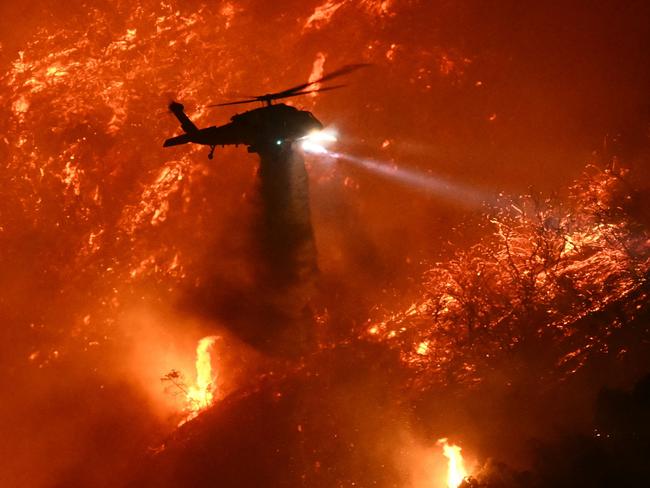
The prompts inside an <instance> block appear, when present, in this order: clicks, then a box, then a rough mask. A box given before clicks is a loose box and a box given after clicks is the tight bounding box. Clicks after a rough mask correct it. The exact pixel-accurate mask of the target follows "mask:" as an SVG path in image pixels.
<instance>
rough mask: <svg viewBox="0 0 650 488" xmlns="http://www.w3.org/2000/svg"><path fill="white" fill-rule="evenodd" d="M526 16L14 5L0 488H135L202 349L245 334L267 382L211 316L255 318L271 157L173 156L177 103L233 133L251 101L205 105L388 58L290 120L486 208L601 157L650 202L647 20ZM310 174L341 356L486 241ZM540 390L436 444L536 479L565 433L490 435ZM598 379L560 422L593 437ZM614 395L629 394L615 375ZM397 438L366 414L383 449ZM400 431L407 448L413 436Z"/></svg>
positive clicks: (307, 102)
mask: <svg viewBox="0 0 650 488" xmlns="http://www.w3.org/2000/svg"><path fill="white" fill-rule="evenodd" d="M529 3H530V2H518V1H499V2H491V3H489V4H486V3H485V2H475V1H461V2H442V1H440V2H438V1H435V2H429V1H378V0H367V1H363V2H351V1H346V0H342V1H329V2H315V1H306V2H305V1H300V2H298V1H293V0H291V1H280V2H266V1H261V0H260V1H257V0H250V1H222V2H213V3H210V4H208V5H206V4H204V3H202V2H197V1H191V2H178V1H171V2H168V3H160V2H155V1H152V0H140V1H139V2H113V3H111V2H108V3H107V2H94V3H93V2H91V3H87V2H79V1H75V2H65V4H61V3H60V2H52V1H42V2H36V1H26V2H22V3H9V2H4V3H3V4H2V5H0V100H2V102H3V104H2V105H3V107H4V108H5V113H6V117H2V118H0V164H1V165H2V171H1V172H0V185H1V188H2V192H1V193H0V194H1V196H2V198H1V199H0V250H1V251H2V252H1V253H0V269H2V273H1V274H0V318H1V319H2V322H3V324H2V332H1V334H0V338H1V340H0V364H1V365H2V371H3V372H4V374H3V376H2V390H3V400H2V402H0V418H2V419H3V421H2V422H3V427H2V436H0V437H1V438H2V439H1V440H0V453H2V457H3V462H2V463H0V466H1V467H0V482H2V484H3V485H5V486H28V487H32V486H33V487H50V486H70V485H74V484H75V483H78V482H79V480H82V481H83V483H85V484H86V485H88V486H101V485H102V483H106V484H111V482H113V481H114V479H115V478H120V476H121V475H122V474H123V473H125V472H128V471H129V470H130V469H131V468H132V467H131V466H130V464H129V463H130V458H131V457H133V456H135V455H139V454H140V453H142V452H146V450H147V448H151V447H157V446H158V442H159V441H160V439H163V438H165V436H166V435H167V434H169V432H170V429H171V428H173V426H174V425H175V422H176V421H177V420H178V419H177V418H176V417H175V415H176V410H177V408H178V404H177V403H175V402H174V400H173V399H170V398H169V396H166V395H165V394H164V392H163V389H164V388H163V386H164V385H162V384H159V382H158V378H159V377H161V376H162V375H164V374H166V373H167V372H168V371H169V370H171V369H173V368H175V369H180V370H181V371H182V372H184V374H186V375H191V374H192V373H193V371H192V367H193V354H194V346H195V344H196V341H197V340H198V339H199V338H200V337H202V336H204V335H209V334H213V333H215V332H217V333H219V334H221V335H222V336H223V337H225V338H227V340H229V341H230V342H229V344H231V346H230V347H226V348H224V351H222V354H221V356H222V359H221V360H222V361H223V364H224V366H223V368H224V371H228V374H225V377H224V378H223V379H222V381H223V382H224V384H223V385H221V387H222V388H223V391H224V392H229V391H233V390H236V389H237V388H239V387H243V386H246V385H248V384H249V383H254V378H255V377H256V375H257V374H261V373H260V371H264V370H265V368H266V363H265V361H267V360H268V359H267V358H261V357H260V353H259V352H258V351H255V350H253V349H252V348H251V346H250V344H246V343H245V342H244V341H242V340H240V339H241V336H242V334H238V332H239V331H238V329H237V328H236V327H234V326H233V325H232V324H229V323H228V321H227V317H228V313H229V311H228V310H223V309H222V310H220V311H219V312H220V313H212V312H206V307H205V306H204V301H203V300H204V299H205V297H206V295H207V296H208V297H210V300H211V303H218V302H219V301H221V302H224V303H225V302H229V301H233V300H240V299H241V297H242V296H243V295H246V293H247V291H248V290H250V289H251V288H252V287H254V283H255V280H256V279H257V277H258V274H257V273H258V269H259V266H260V259H261V257H260V250H259V243H260V242H259V229H258V227H257V224H258V223H259V218H260V212H262V211H263V209H262V208H261V207H260V205H261V203H260V196H259V180H258V159H257V156H256V155H250V154H247V153H246V152H245V150H244V149H243V148H241V147H240V148H238V149H237V148H224V149H221V148H217V151H216V153H215V159H214V160H213V161H208V160H207V158H206V153H207V151H206V150H204V149H205V148H194V147H189V146H180V147H176V148H170V149H163V148H162V147H161V145H162V141H163V140H164V139H165V138H167V137H171V136H173V135H176V134H178V133H179V128H178V124H177V122H176V120H175V119H174V118H173V117H172V116H171V115H170V114H168V113H167V111H166V109H165V107H166V106H167V104H168V102H169V100H170V99H176V100H179V101H181V102H182V103H183V104H184V105H185V106H186V108H187V112H188V115H189V116H190V117H191V118H192V120H193V121H194V122H195V123H196V124H197V125H198V126H206V125H212V124H222V123H226V122H227V121H228V119H229V117H230V116H231V115H233V114H234V113H235V110H236V109H234V108H233V109H231V108H222V109H210V110H208V109H206V108H205V105H207V104H210V103H219V102H222V101H229V100H232V99H238V98H239V97H240V96H242V95H244V96H248V95H258V94H262V93H267V92H272V91H277V90H281V89H284V88H286V87H289V86H293V85H296V84H297V83H300V82H301V81H304V80H307V79H308V78H309V76H310V74H312V70H313V69H314V66H315V63H316V64H318V65H319V66H322V68H323V69H324V72H325V73H327V72H328V71H331V70H333V69H336V68H338V67H340V66H342V65H345V64H348V63H357V62H364V63H371V64H372V65H373V66H372V67H371V68H368V69H366V70H364V71H360V72H358V73H355V74H354V75H352V76H350V78H349V79H346V80H345V82H346V83H348V86H347V87H346V88H345V89H341V90H338V91H333V92H331V93H325V94H321V95H317V96H315V97H302V98H297V99H294V101H292V102H291V103H293V104H295V105H296V106H298V107H302V108H304V109H306V110H310V111H312V112H313V113H314V114H315V116H317V117H318V119H319V120H320V121H322V122H323V124H324V125H325V126H328V127H334V128H336V130H337V131H338V133H339V134H340V136H339V143H338V144H339V146H338V148H337V150H340V151H345V152H346V153H348V154H351V155H353V156H354V157H356V158H360V159H367V160H369V161H375V162H381V163H385V164H386V165H387V166H396V167H398V168H403V169H407V170H412V171H413V172H421V173H422V174H425V175H427V177H428V178H434V179H435V178H438V179H440V180H441V181H444V182H450V184H456V185H459V186H461V187H463V188H468V189H475V190H476V192H477V194H480V195H484V194H487V195H496V194H498V193H499V192H505V193H507V194H513V195H516V194H520V193H524V192H528V191H529V190H530V188H531V187H532V188H534V189H536V190H539V191H541V192H543V193H544V194H551V193H554V192H557V193H560V195H564V194H565V193H566V189H567V188H568V187H569V186H570V184H571V182H572V181H573V180H574V179H575V178H576V177H578V176H579V175H580V174H581V172H582V171H583V168H584V166H585V163H586V162H588V161H592V162H597V163H605V162H608V161H610V160H611V159H612V158H618V159H620V160H621V161H622V162H623V163H624V164H625V165H626V166H628V167H630V168H632V173H631V175H632V176H631V178H633V179H634V180H635V184H636V185H637V186H639V187H642V188H643V187H647V185H648V182H649V180H650V178H649V175H648V169H647V168H648V165H647V161H648V157H649V150H648V148H649V144H648V142H649V141H648V130H649V127H650V125H649V124H650V105H649V102H648V86H650V59H648V57H649V56H650V54H649V53H650V49H649V48H650V46H649V45H648V44H649V41H648V39H650V35H649V34H650V33H649V32H648V30H649V28H648V25H647V19H648V18H649V17H650V5H648V4H647V3H646V2H642V1H638V2H627V3H625V4H621V2H617V1H603V2H597V5H594V3H593V2H580V1H568V2H567V1H564V2H559V1H558V2H543V3H540V4H539V5H529ZM305 159H306V164H307V169H308V173H309V178H310V181H309V183H310V193H311V195H310V205H311V215H312V225H313V228H314V234H315V242H316V246H317V248H318V267H319V269H320V271H321V274H322V275H321V280H322V281H321V283H320V287H321V288H320V290H319V292H320V293H322V295H323V296H324V297H325V298H324V299H323V300H324V302H325V305H322V304H321V305H320V308H318V307H317V306H315V309H318V310H317V312H318V316H319V319H320V318H322V319H323V320H325V318H327V317H330V322H331V323H332V324H333V325H331V327H330V329H328V334H330V335H331V336H332V337H335V338H337V339H339V338H343V337H345V338H347V337H348V336H349V335H350V330H351V329H352V328H353V325H354V326H359V324H363V323H365V321H366V320H367V319H368V317H369V316H373V317H374V318H377V317H378V316H380V315H381V313H384V312H386V313H387V314H390V313H391V312H393V311H397V310H403V309H404V308H406V307H408V306H409V305H410V304H411V303H413V302H414V301H415V297H417V296H419V295H418V294H419V293H420V291H419V290H420V287H421V282H422V279H421V275H422V273H423V272H424V271H425V270H426V269H427V267H429V266H430V263H432V262H434V261H437V260H442V259H445V258H446V257H448V256H449V255H451V254H452V253H453V246H452V245H450V244H449V241H452V242H453V243H455V245H458V246H461V247H462V246H466V245H468V244H469V243H473V242H476V240H477V239H479V238H480V237H481V236H482V235H483V234H485V233H486V232H488V231H487V230H486V226H485V225H483V223H484V222H485V219H484V218H483V216H482V209H481V208H480V207H471V206H470V207H469V208H468V206H467V205H466V202H465V201H464V200H462V201H459V200H457V199H456V198H455V197H454V195H453V191H452V192H450V191H445V192H435V191H429V192H428V191H424V190H422V188H414V187H410V186H409V185H407V184H400V183H396V182H395V181H391V179H390V178H379V177H377V176H376V175H374V174H372V172H368V171H364V170H363V168H361V167H355V166H353V165H344V164H334V165H332V164H327V163H326V162H324V161H323V159H322V158H319V157H317V156H312V155H305ZM461 195H462V194H461ZM206 290H209V291H210V293H207V294H206ZM215 290H216V291H215ZM215 293H216V295H215ZM247 299H254V298H251V297H250V296H248V298H247ZM241 303H243V305H241ZM334 305H335V306H334ZM240 307H244V308H245V307H246V302H245V301H244V302H240ZM208 308H209V307H208ZM234 310H235V312H234V313H236V311H237V308H236V307H235V308H234ZM230 313H233V312H230ZM259 320H264V317H263V316H260V318H259ZM319 334H323V331H322V329H317V330H316V335H317V336H318V335H319ZM330 339H331V338H330ZM364 354H365V356H368V357H371V356H372V354H374V353H372V352H369V353H367V354H366V353H364ZM386 354H388V353H386ZM365 356H364V357H365ZM391 358H392V356H391ZM393 359H394V358H393ZM332 362H335V360H332ZM369 362H372V361H371V360H369ZM344 369H345V368H343V367H341V370H344ZM337 371H339V370H337ZM364 371H365V370H364ZM369 371H370V373H368V375H374V374H376V373H377V371H376V370H374V369H372V368H369ZM522 371H524V372H525V367H523V366H522ZM640 371H641V368H640V367H630V368H629V370H628V372H627V374H628V375H629V376H623V377H622V378H621V379H620V382H621V383H623V384H624V386H630V384H631V383H632V382H633V381H634V380H635V379H636V377H634V378H633V377H632V376H633V375H634V374H638V373H639V372H640ZM495 376H496V375H495ZM361 377H363V375H361ZM334 378H336V376H335V375H334ZM521 378H522V379H521V381H520V384H521V385H522V386H521V388H522V391H521V392H520V396H517V395H515V394H511V393H508V394H507V395H504V394H502V392H501V391H500V390H499V389H498V388H497V387H495V390H494V391H486V392H485V398H488V399H493V401H490V402H488V403H489V404H490V408H488V409H487V412H488V414H486V415H485V422H478V421H476V420H475V419H476V415H475V412H474V411H472V409H471V408H465V409H460V410H461V411H460V413H458V416H457V418H454V419H450V417H445V415H443V413H447V412H449V411H451V410H453V408H454V406H453V397H451V398H450V399H448V400H444V401H441V402H440V403H439V404H434V405H429V404H426V405H424V406H422V407H421V408H422V409H423V411H424V412H426V415H427V416H429V418H430V419H432V420H429V423H428V427H427V428H426V429H425V430H426V431H427V435H428V434H430V435H432V436H434V435H437V430H441V429H442V428H443V426H446V425H445V422H446V421H447V422H448V423H447V425H453V426H454V427H455V428H456V430H457V432H458V435H465V436H466V438H467V439H470V440H472V441H473V442H474V445H476V446H480V447H477V451H478V450H480V451H481V452H482V453H487V451H489V450H490V448H491V447H493V449H494V451H495V452H498V454H499V455H501V456H502V457H505V458H506V460H509V461H511V462H513V463H520V462H521V463H525V462H526V459H519V457H518V456H515V455H512V456H511V457H512V459H509V456H510V454H509V451H510V447H511V446H516V445H521V444H523V443H524V442H525V440H526V439H527V438H528V437H531V436H535V435H542V434H543V433H544V431H545V430H546V426H547V425H549V424H551V423H552V420H553V419H551V418H549V417H551V416H552V415H551V414H549V413H547V412H540V411H535V412H532V413H531V414H530V416H522V418H521V420H520V421H519V422H518V423H515V425H514V426H512V430H513V433H512V434H511V435H510V436H509V437H507V439H506V440H503V439H500V440H499V437H498V430H499V429H497V428H496V427H494V426H504V425H506V424H507V420H508V418H509V417H511V416H512V415H513V412H517V406H518V403H517V402H521V401H523V400H522V398H524V399H526V398H535V397H534V395H532V394H531V393H530V392H531V391H535V388H536V384H535V383H534V382H532V381H531V382H527V381H526V375H525V373H522V375H521ZM601 380H602V378H599V377H598V375H594V376H593V377H592V376H588V375H587V377H586V378H581V382H579V384H578V385H577V386H576V385H574V386H576V388H574V389H570V390H569V391H570V392H573V394H572V395H571V398H570V399H568V400H567V404H566V405H567V407H566V411H567V412H565V413H566V415H565V418H564V419H563V420H562V422H560V423H561V424H562V428H567V429H568V428H569V427H568V426H570V424H572V423H576V429H578V428H583V427H585V426H584V425H577V423H578V422H577V420H576V419H579V418H580V416H581V415H587V414H588V413H585V412H590V408H591V406H590V405H591V404H592V402H593V400H594V398H595V395H596V393H595V392H596V390H597V389H598V388H599V387H600V386H602V385H601V384H600V383H599V381H601ZM332 381H334V380H332ZM602 381H604V380H602ZM607 381H609V382H610V383H612V384H613V386H619V385H618V384H616V382H617V380H616V378H615V375H614V374H612V377H609V378H607ZM494 382H495V383H498V381H497V379H495V380H494ZM351 384H352V385H354V386H355V387H357V386H358V387H359V388H361V389H362V390H363V388H362V386H360V385H361V384H364V382H363V381H362V380H359V379H358V378H356V377H355V379H354V381H352V382H351ZM159 386H160V388H159ZM578 386H579V387H578ZM375 388H376V384H375V383H372V384H371V385H370V386H368V389H369V390H372V391H373V392H375ZM386 388H387V390H388V391H390V392H394V391H396V390H394V389H392V388H393V386H390V387H389V386H386ZM510 395H512V396H510ZM350 397H351V395H348V393H347V391H345V389H344V388H343V392H342V393H340V401H339V400H337V398H339V397H335V398H334V399H332V400H331V402H332V403H334V404H335V407H333V410H335V411H336V412H338V413H339V414H340V415H341V416H342V417H344V418H345V419H347V417H346V415H347V413H348V412H347V410H346V405H347V402H348V399H349V398H350ZM353 397H354V398H358V397H357V394H355V395H354V396H353ZM310 398H313V397H310ZM373 398H374V397H373ZM377 398H380V399H381V398H383V397H382V396H381V395H380V394H377ZM360 402H361V403H364V402H365V400H360ZM369 403H371V402H370V401H369ZM425 403H426V402H425ZM434 403H435V402H434ZM436 405H438V407H436ZM573 406H575V408H573ZM369 408H370V407H369ZM393 408H397V407H395V405H393V404H391V405H390V408H389V409H388V410H390V413H391V415H392V412H393V410H392V409H393ZM437 408H438V409H437ZM436 409H437V410H436ZM380 410H381V409H380ZM558 410H559V411H561V410H562V409H561V408H559V409H558ZM373 411H374V410H373ZM441 412H443V413H441ZM554 412H555V411H554ZM422 415H423V416H424V414H422ZM396 417H399V416H396ZM391 418H392V417H391ZM467 419H474V420H472V421H468V420H467ZM382 420H383V417H382V416H381V415H379V414H377V416H374V417H372V418H371V419H370V420H369V421H368V423H367V424H366V425H364V427H365V430H364V435H365V434H367V432H368V431H371V430H372V429H373V428H374V427H375V426H376V425H381V424H382ZM491 421H493V422H492V425H493V427H490V425H489V424H490V422H491ZM473 422H475V423H473ZM468 426H469V427H468ZM438 427H439V428H440V429H438ZM585 428H586V427H585ZM492 429H493V430H492ZM362 430H363V429H362ZM402 430H403V429H396V430H395V432H390V435H389V436H388V437H389V438H390V439H391V441H394V442H395V443H399V442H401V441H400V440H399V439H400V438H401V436H403V435H404V436H407V437H411V436H412V435H413V434H412V433H411V432H409V433H408V434H403V432H402ZM407 430H409V429H407ZM434 431H436V434H434ZM479 431H482V432H483V433H482V434H481V433H479ZM442 434H444V435H446V434H447V433H446V432H444V433H441V435H442ZM416 437H417V436H416ZM369 439H372V436H371V435H370V434H368V436H367V437H365V440H366V444H364V445H367V444H370V441H369ZM418 442H419V441H418ZM518 443H521V444H518ZM488 454H489V453H488ZM373 455H374V453H373ZM492 455H495V454H494V453H492ZM393 456H394V453H392V452H391V453H390V454H387V453H381V454H380V455H379V454H378V459H382V460H385V459H387V458H392V457H393ZM109 475H110V476H109ZM113 477H115V478H113ZM400 479H401V478H400Z"/></svg>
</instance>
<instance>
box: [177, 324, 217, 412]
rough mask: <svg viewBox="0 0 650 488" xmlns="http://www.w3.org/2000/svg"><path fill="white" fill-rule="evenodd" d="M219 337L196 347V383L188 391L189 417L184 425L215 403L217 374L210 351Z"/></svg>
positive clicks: (209, 339) (202, 341)
mask: <svg viewBox="0 0 650 488" xmlns="http://www.w3.org/2000/svg"><path fill="white" fill-rule="evenodd" d="M216 340H217V336H208V337H204V338H203V339H201V340H200V341H199V343H198V345H197V346H196V382H195V383H194V384H193V385H191V386H189V387H188V389H187V394H186V400H187V407H186V409H187V411H188V415H187V417H186V418H185V420H184V421H183V422H182V423H185V422H188V421H189V420H192V419H193V418H196V416H197V415H198V414H199V413H200V412H201V411H203V410H205V409H207V408H209V407H210V406H211V405H212V404H213V403H214V392H215V383H216V373H213V370H212V359H211V357H210V350H211V349H212V346H213V345H214V343H215V341H216Z"/></svg>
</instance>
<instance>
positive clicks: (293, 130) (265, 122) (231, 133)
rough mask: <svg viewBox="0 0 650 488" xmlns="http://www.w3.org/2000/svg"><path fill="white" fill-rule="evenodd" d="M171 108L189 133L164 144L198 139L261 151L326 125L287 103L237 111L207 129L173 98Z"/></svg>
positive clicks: (219, 144) (293, 139) (209, 143)
mask: <svg viewBox="0 0 650 488" xmlns="http://www.w3.org/2000/svg"><path fill="white" fill-rule="evenodd" d="M170 110H171V111H172V113H173V114H174V115H175V116H176V118H178V120H179V121H180V122H181V127H182V128H183V129H184V130H185V134H183V135H181V136H177V137H172V138H170V139H167V140H166V141H165V143H164V144H163V145H164V147H169V146H176V145H179V144H186V143H194V144H203V145H207V146H210V147H211V148H212V150H214V147H215V146H225V145H231V144H233V145H239V144H242V145H245V146H248V150H249V152H259V150H260V149H262V148H268V147H270V146H273V145H277V146H281V145H283V144H284V143H287V142H289V143H290V142H293V141H295V140H297V139H300V138H302V137H305V136H307V135H308V134H310V133H311V132H314V131H318V130H321V129H322V128H323V125H322V124H321V123H320V122H319V121H318V119H316V117H314V116H313V115H312V114H311V112H308V111H306V110H298V109H297V108H295V107H292V106H290V105H286V104H284V103H278V104H273V105H267V106H265V107H260V108H256V109H253V110H249V111H247V112H244V113H241V114H237V115H234V116H233V117H231V119H230V122H229V123H228V124H225V125H221V126H212V127H206V128H203V129H199V128H197V127H196V126H195V125H194V124H193V123H192V122H191V121H190V119H189V118H188V117H187V115H186V114H185V112H184V111H183V106H182V105H181V104H179V103H176V102H173V103H172V104H171V105H170ZM211 155H212V151H211V152H210V156H211Z"/></svg>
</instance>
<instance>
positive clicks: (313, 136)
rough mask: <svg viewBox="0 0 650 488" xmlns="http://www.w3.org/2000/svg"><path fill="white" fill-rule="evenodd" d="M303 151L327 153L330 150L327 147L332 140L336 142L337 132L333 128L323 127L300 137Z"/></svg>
mask: <svg viewBox="0 0 650 488" xmlns="http://www.w3.org/2000/svg"><path fill="white" fill-rule="evenodd" d="M299 141H301V142H300V146H301V147H302V149H303V151H305V152H308V153H312V154H327V153H329V151H328V150H327V148H326V147H325V145H327V144H328V143H330V142H336V141H337V137H336V132H334V130H333V129H323V130H317V131H314V132H311V133H310V134H308V135H306V136H305V137H302V138H300V139H299Z"/></svg>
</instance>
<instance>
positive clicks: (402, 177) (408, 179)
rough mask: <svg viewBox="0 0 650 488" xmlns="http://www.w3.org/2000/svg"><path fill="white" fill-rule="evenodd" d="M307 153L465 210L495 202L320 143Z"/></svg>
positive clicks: (457, 186) (448, 183)
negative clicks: (347, 165)
mask: <svg viewBox="0 0 650 488" xmlns="http://www.w3.org/2000/svg"><path fill="white" fill-rule="evenodd" d="M303 148H304V149H305V151H307V152H311V153H314V154H320V155H326V156H329V157H331V158H333V159H335V160H337V161H345V162H346V163H350V164H353V165H354V166H356V167H358V168H362V169H364V170H366V171H369V172H371V173H373V174H375V175H378V176H381V177H383V178H386V179H389V180H392V181H395V182H397V183H400V184H402V185H405V186H407V187H409V188H414V189H418V190H421V191H424V192H427V193H432V194H435V195H437V196H439V197H443V198H445V199H447V200H450V201H454V202H455V203H457V204H460V205H463V206H466V207H479V206H481V205H482V204H484V203H488V202H495V196H494V195H492V194H489V193H487V192H484V191H481V190H478V189H475V188H471V187H469V186H466V185H462V184H458V183H455V182H453V181H450V180H447V179H445V178H442V177H438V176H434V175H432V174H428V173H422V172H421V171H416V170H412V169H407V168H399V167H397V166H394V165H389V164H387V163H385V162H381V161H376V160H373V159H367V158H359V157H356V156H352V155H350V154H344V153H339V152H333V151H329V150H327V149H326V148H325V147H323V146H321V145H318V144H317V143H309V144H308V145H307V148H305V147H304V146H303Z"/></svg>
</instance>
